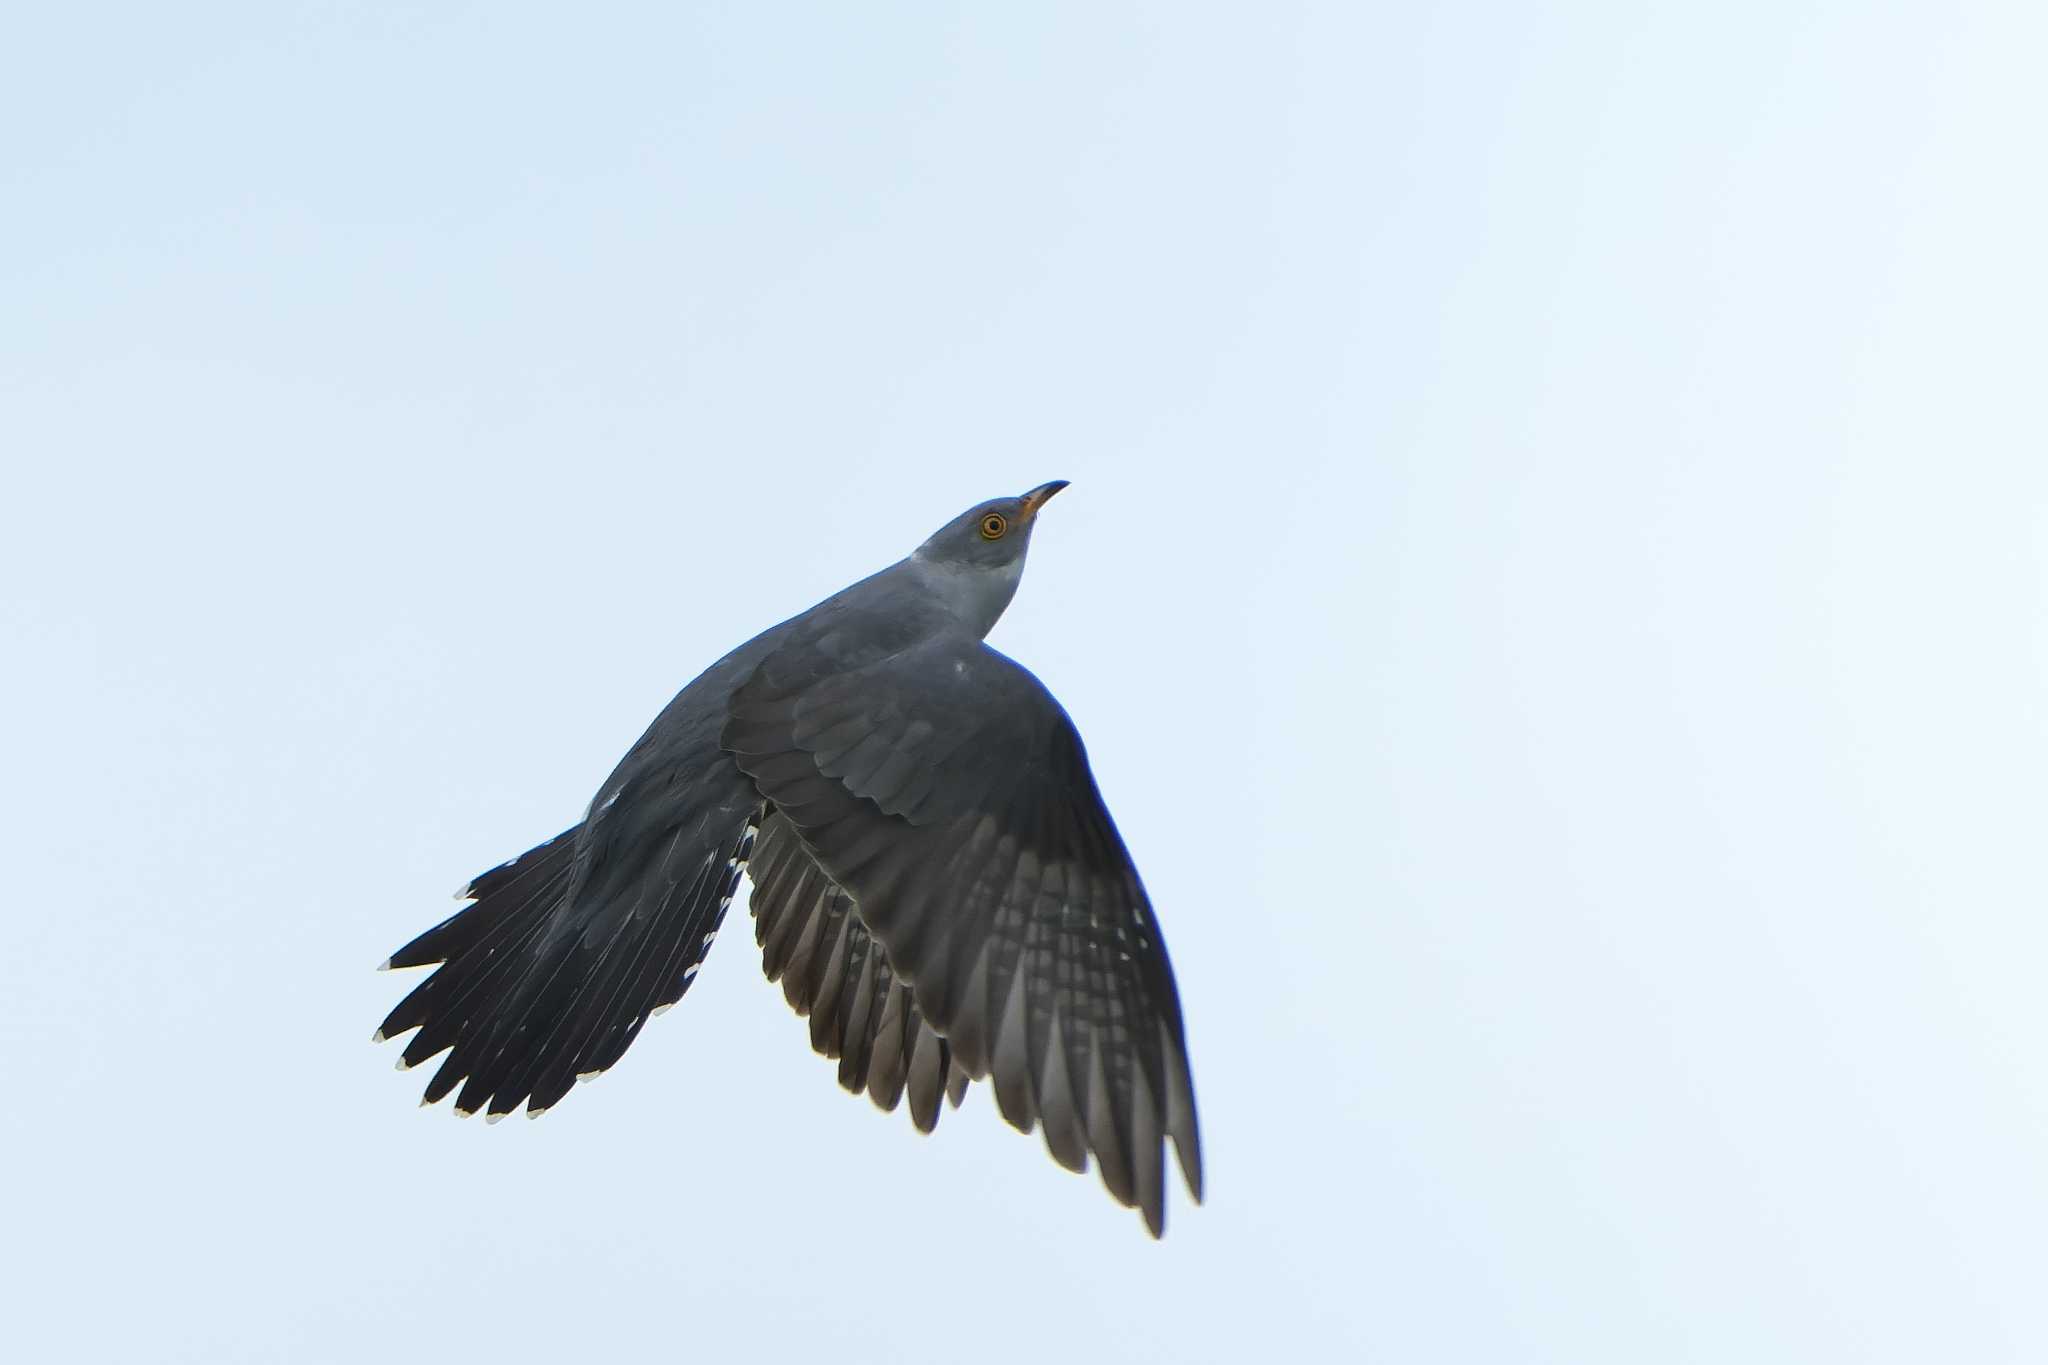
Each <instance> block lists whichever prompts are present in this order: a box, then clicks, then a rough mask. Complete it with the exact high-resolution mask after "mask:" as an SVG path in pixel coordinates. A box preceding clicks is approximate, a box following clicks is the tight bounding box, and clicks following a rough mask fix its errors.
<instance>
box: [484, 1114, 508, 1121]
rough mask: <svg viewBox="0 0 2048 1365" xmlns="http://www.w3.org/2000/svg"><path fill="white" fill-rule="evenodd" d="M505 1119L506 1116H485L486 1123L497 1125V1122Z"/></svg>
mask: <svg viewBox="0 0 2048 1365" xmlns="http://www.w3.org/2000/svg"><path fill="white" fill-rule="evenodd" d="M504 1117H505V1116H504V1115H503V1114H485V1115H484V1122H485V1123H496V1122H497V1121H498V1120H499V1119H502V1118H504Z"/></svg>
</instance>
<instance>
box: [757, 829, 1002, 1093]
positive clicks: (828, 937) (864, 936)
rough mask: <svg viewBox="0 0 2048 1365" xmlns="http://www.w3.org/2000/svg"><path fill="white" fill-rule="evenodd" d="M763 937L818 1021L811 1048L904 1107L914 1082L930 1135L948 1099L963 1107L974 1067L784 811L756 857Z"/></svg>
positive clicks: (765, 950) (791, 990) (789, 988)
mask: <svg viewBox="0 0 2048 1365" xmlns="http://www.w3.org/2000/svg"><path fill="white" fill-rule="evenodd" d="M748 871H749V873H750V875H751V876H752V877H753V881H754V898H753V912H754V938H755V941H756V942H758V943H759V944H760V945H761V968H762V970H763V971H764V972H766V973H767V975H768V979H769V980H770V981H780V982H781V983H782V993H783V995H784V997H785V998H787V999H788V1001H789V1003H790V1006H791V1008H793V1009H795V1010H796V1012H797V1013H798V1014H799V1015H805V1016H808V1017H809V1019H810V1021H811V1046H812V1048H814V1049H815V1050H816V1051H817V1052H818V1053H819V1054H820V1055H822V1056H825V1057H830V1058H834V1059H836V1060H837V1061H838V1063H839V1084H841V1085H842V1086H844V1087H846V1089H848V1090H850V1091H852V1092H853V1093H854V1094H856V1095H857V1094H860V1093H861V1092H862V1091H866V1092H867V1095H868V1098H870V1099H872V1100H873V1101H874V1102H875V1103H876V1104H877V1105H878V1106H880V1107H881V1108H883V1109H894V1108H895V1107H896V1103H897V1101H898V1100H900V1099H901V1098H902V1097H903V1093H904V1090H905V1089H906V1087H907V1088H908V1090H909V1092H910V1121H911V1122H912V1123H914V1124H916V1125H917V1129H918V1131H919V1132H922V1133H929V1132H930V1131H931V1130H932V1129H933V1128H934V1127H936V1126H937V1124H938V1121H939V1099H940V1097H941V1096H944V1097H946V1098H948V1099H950V1100H951V1101H952V1102H953V1103H954V1104H955V1105H956V1106H957V1105H958V1104H959V1103H960V1100H961V1098H962V1096H964V1095H965V1094H966V1093H967V1072H966V1071H965V1070H964V1069H963V1068H961V1067H960V1065H959V1064H958V1063H956V1062H954V1061H953V1059H952V1049H951V1048H949V1047H948V1046H946V1040H945V1039H943V1038H941V1037H939V1035H938V1034H937V1033H935V1032H933V1031H932V1027H931V1025H930V1024H928V1023H926V1022H925V1020H924V1016H923V1015H922V1014H920V1013H919V1012H918V1008H917V1001H916V999H915V998H914V997H913V996H912V995H911V993H910V987H909V986H907V985H905V984H904V983H903V982H901V981H898V980H897V979H896V977H895V973H894V972H893V971H891V970H890V967H889V959H888V956H887V955H886V954H885V953H883V951H882V946H881V945H880V944H879V943H876V942H875V941H874V938H873V936H872V935H870V934H869V933H868V930H867V926H866V925H865V924H863V923H861V919H860V916H859V915H857V914H855V913H854V911H853V901H852V899H851V898H850V897H848V896H847V894H846V893H845V892H844V891H842V890H840V889H839V888H838V887H837V886H835V885H834V884H833V882H832V879H831V878H830V877H827V876H826V875H825V874H824V872H822V871H821V870H820V869H819V867H818V865H817V863H816V862H814V861H812V859H811V855H810V852H809V850H807V849H806V848H805V847H804V846H803V841H802V840H801V839H799V838H798V837H797V834H796V831H795V830H794V829H792V828H791V827H790V824H789V821H788V820H787V819H785V818H784V817H783V815H782V814H781V812H779V811H777V812H771V813H769V814H768V815H767V816H765V817H764V818H763V819H762V821H761V833H760V837H759V838H758V839H757V840H756V842H755V847H754V860H753V862H752V863H751V864H750V865H749V868H748Z"/></svg>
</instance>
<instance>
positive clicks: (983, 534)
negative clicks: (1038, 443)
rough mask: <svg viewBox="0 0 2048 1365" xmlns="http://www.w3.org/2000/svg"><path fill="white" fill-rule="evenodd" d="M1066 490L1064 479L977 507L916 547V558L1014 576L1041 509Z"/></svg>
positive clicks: (1029, 542) (962, 514)
mask: <svg viewBox="0 0 2048 1365" xmlns="http://www.w3.org/2000/svg"><path fill="white" fill-rule="evenodd" d="M1066 486H1067V481H1066V480H1065V479H1054V480H1053V481H1052V482H1051V483H1042V484H1040V485H1039V486H1038V487H1036V488H1034V489H1032V490H1031V491H1030V492H1029V493H1025V494H1023V495H1021V496H1019V497H1014V498H992V499H990V500H989V501H987V502H983V503H976V504H975V505H974V506H972V507H970V508H968V509H967V510H966V511H965V512H962V513H961V514H960V515H959V516H957V517H955V518H953V519H952V520H951V521H949V522H947V523H946V524H945V525H944V526H941V527H940V528H939V529H938V530H936V531H934V532H933V533H932V535H931V538H930V539H929V540H927V541H925V543H924V544H922V545H920V546H918V547H917V555H916V558H918V559H921V560H924V561H925V562H926V563H928V564H940V565H945V566H946V567H948V568H967V569H1008V570H1010V571H1012V573H1014V572H1015V570H1016V569H1017V567H1018V566H1020V565H1021V564H1022V563H1023V560H1024V551H1025V550H1026V549H1028V548H1029V547H1030V545H1031V528H1032V525H1033V524H1034V523H1035V522H1036V521H1037V520H1038V509H1039V508H1041V507H1043V506H1045V504H1046V500H1047V499H1048V498H1050V497H1052V495H1053V494H1055V493H1057V492H1059V491H1060V490H1061V489H1062V488H1065V487H1066Z"/></svg>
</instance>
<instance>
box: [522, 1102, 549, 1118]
mask: <svg viewBox="0 0 2048 1365" xmlns="http://www.w3.org/2000/svg"><path fill="white" fill-rule="evenodd" d="M547 1112H548V1111H547V1106H546V1105H542V1106H541V1107H540V1108H538V1109H533V1108H529V1109H528V1110H527V1111H526V1117H528V1118H530V1119H537V1118H539V1117H540V1116H541V1115H542V1114H545V1113H547Z"/></svg>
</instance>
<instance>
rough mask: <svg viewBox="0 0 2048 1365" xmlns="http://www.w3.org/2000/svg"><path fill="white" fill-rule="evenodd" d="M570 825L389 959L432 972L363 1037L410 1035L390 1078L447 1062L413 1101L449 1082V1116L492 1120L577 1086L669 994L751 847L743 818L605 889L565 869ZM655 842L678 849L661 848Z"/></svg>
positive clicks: (471, 891) (699, 954)
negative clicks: (729, 831) (731, 830)
mask: <svg viewBox="0 0 2048 1365" xmlns="http://www.w3.org/2000/svg"><path fill="white" fill-rule="evenodd" d="M581 831H582V826H580V825H579V826H577V827H576V828H573V829H569V830H565V831H564V832H563V833H561V834H558V835H556V836H555V837H554V838H552V839H550V840H548V841H547V842H546V843H544V844H541V845H539V846H538V847H536V848H534V849H532V850H530V851H528V852H526V853H523V854H521V855H520V856H519V857H517V858H514V859H513V860H512V861H510V862H508V863H505V864H503V865H502V866H499V867H495V868H492V869H491V870H490V871H489V872H486V873H484V874H483V875H482V876H480V877H478V878H477V879H476V880H475V881H473V882H471V883H470V884H469V885H468V886H466V887H464V888H463V890H462V891H461V892H460V893H459V894H461V895H462V896H465V897H468V898H471V899H472V900H473V901H474V903H473V904H471V905H468V906H465V907H464V908H463V909H461V910H459V911H457V912H456V913H455V914H454V915H452V916H450V917H449V918H448V919H446V920H443V921H442V922H441V923H440V924H437V925H435V926H434V927H433V928H432V929H429V930H428V931H427V932H426V933H424V934H421V935H420V936H419V937H418V938H416V939H414V940H413V941H412V942H410V943H408V944H406V945H405V946H404V947H403V948H400V949H399V950H398V951H397V952H395V953H393V954H392V955H391V957H390V959H389V961H388V962H386V963H385V966H387V967H422V966H427V965H430V964H433V963H440V964H441V966H440V968H439V969H438V970H437V971H435V972H434V974H433V975H432V976H429V977H428V978H427V979H426V980H425V981H422V982H421V983H420V984H419V985H418V986H417V987H416V988H415V989H414V990H413V992H412V993H411V994H410V995H408V996H406V997H405V999H403V1000H401V1001H400V1002H399V1003H398V1007H397V1008H396V1009H394V1010H392V1011H391V1013H390V1014H389V1015H387V1016H386V1017H385V1020H384V1023H383V1025H382V1026H381V1027H379V1028H378V1030H377V1033H376V1039H377V1041H380V1042H381V1041H382V1040H384V1039H386V1038H391V1037H395V1036H397V1035H398V1034H400V1033H404V1032H405V1031H407V1030H408V1029H418V1030H419V1032H418V1033H416V1034H414V1035H413V1037H412V1039H411V1040H410V1041H409V1042H408V1043H407V1044H406V1047H405V1053H404V1056H403V1057H401V1058H400V1060H399V1064H398V1065H399V1068H400V1070H410V1069H411V1068H412V1067H415V1066H418V1065H419V1064H420V1063H421V1062H424V1061H426V1060H428V1059H429V1058H432V1057H434V1056H437V1055H438V1054H440V1053H442V1052H446V1053H447V1054H448V1056H447V1058H446V1059H445V1060H444V1061H443V1062H442V1063H441V1066H440V1069H439V1070H438V1071H436V1072H435V1074H434V1078H433V1080H432V1081H430V1082H428V1084H427V1089H426V1098H425V1099H424V1100H423V1101H422V1103H425V1104H433V1103H436V1102H437V1101H439V1100H440V1099H442V1098H443V1097H444V1096H446V1095H447V1094H448V1093H449V1092H450V1091H453V1090H454V1089H455V1088H456V1086H457V1085H458V1084H459V1085H460V1086H461V1087H462V1089H461V1093H460V1094H458V1095H457V1096H456V1100H455V1108H456V1112H457V1113H460V1114H464V1115H468V1114H473V1113H476V1112H477V1111H479V1110H487V1112H488V1115H489V1118H490V1119H491V1120H492V1121H495V1120H497V1119H500V1118H502V1117H504V1116H505V1115H506V1114H509V1113H511V1112H512V1111H513V1110H514V1109H517V1108H518V1107H519V1105H520V1104H521V1103H522V1102H524V1103H525V1104H526V1111H527V1116H528V1117H529V1118H538V1117H539V1116H540V1115H541V1114H542V1113H544V1112H546V1111H547V1110H548V1109H549V1108H551V1107H552V1106H553V1105H554V1104H555V1103H556V1102H557V1101H559V1100H560V1099H561V1098H562V1096H563V1095H565V1094H567V1093H568V1091H569V1089H570V1088H571V1087H572V1086H573V1085H574V1084H575V1083H576V1081H577V1080H578V1079H583V1080H589V1079H591V1078H593V1077H595V1076H596V1075H597V1073H599V1072H601V1071H604V1070H606V1069H607V1068H609V1067H610V1066H611V1065H612V1064H613V1063H615V1062H617V1061H618V1060H619V1058H620V1057H621V1056H623V1055H624V1054H625V1051H626V1049H627V1048H628V1047H629V1046H631V1045H632V1042H633V1039H634V1038H635V1037H637V1036H638V1034H639V1032H640V1028H641V1026H642V1025H643V1024H645V1023H646V1022H647V1020H648V1019H649V1018H651V1017H652V1016H653V1015H655V1014H659V1013H660V1012H662V1011H663V1010H665V1009H667V1008H668V1007H669V1006H670V1005H673V1004H674V1003H675V1002H676V1001H677V1000H679V999H681V998H682V995H683V992H684V991H685V990H687V989H689V985H690V982H691V981H692V980H693V979H694V978H695V977H696V974H697V969H698V968H699V967H700V966H701V965H702V964H703V961H704V955H705V954H706V953H707V952H709V951H710V948H711V943H712V940H713V939H714V938H716V937H717V932H718V926H719V923H720V921H721V920H722V919H723V918H724V916H725V909H726V906H727V905H729V904H730V903H731V901H732V896H733V892H734V890H735V888H736V887H737V886H738V883H739V878H740V873H741V871H742V870H743V869H744V868H745V866H746V861H747V856H748V854H749V852H750V851H751V849H752V845H753V836H754V827H753V825H752V824H751V823H750V824H748V825H747V827H746V829H745V831H744V832H743V833H741V834H739V835H738V836H737V838H736V839H730V840H723V841H721V842H720V843H719V844H715V845H710V846H707V847H705V848H703V849H702V850H701V852H698V851H692V852H691V853H690V854H688V855H687V856H685V857H684V858H683V859H681V860H680V865H678V863H677V860H674V859H664V860H663V861H662V863H661V864H660V865H659V866H657V867H653V868H649V869H647V870H646V872H645V874H644V875H639V876H635V877H633V878H632V884H631V885H630V886H629V887H626V888H624V889H623V891H620V890H614V892H613V893H612V894H607V895H602V896H597V895H591V894H588V893H589V890H590V888H589V887H588V886H587V885H585V882H584V879H580V878H579V877H578V876H577V875H576V874H577V856H578V855H577V848H578V836H579V834H580V833H581ZM668 847H669V848H670V849H671V850H672V852H673V851H679V850H678V848H677V845H676V844H675V843H673V842H671V843H670V844H669V845H668Z"/></svg>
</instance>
